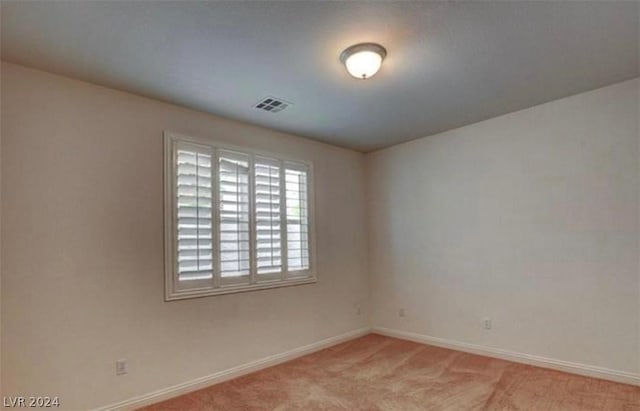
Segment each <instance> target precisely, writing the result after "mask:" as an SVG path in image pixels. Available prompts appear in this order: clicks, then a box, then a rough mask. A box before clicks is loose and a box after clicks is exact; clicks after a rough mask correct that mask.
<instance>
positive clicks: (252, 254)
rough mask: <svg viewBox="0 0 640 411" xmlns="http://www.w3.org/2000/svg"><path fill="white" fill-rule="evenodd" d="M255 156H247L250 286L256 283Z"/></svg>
mask: <svg viewBox="0 0 640 411" xmlns="http://www.w3.org/2000/svg"><path fill="white" fill-rule="evenodd" d="M254 168H255V156H254V155H250V156H249V260H250V262H249V277H250V280H249V281H250V282H251V284H255V283H256V282H257V277H256V275H257V271H258V269H257V267H258V251H257V247H256V202H255V192H256V186H255V170H254Z"/></svg>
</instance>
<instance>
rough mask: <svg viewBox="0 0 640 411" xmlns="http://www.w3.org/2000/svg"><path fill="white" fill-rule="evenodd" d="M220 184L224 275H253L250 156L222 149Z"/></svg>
mask: <svg viewBox="0 0 640 411" xmlns="http://www.w3.org/2000/svg"><path fill="white" fill-rule="evenodd" d="M218 183H219V206H220V209H219V212H220V276H221V277H222V278H225V277H239V276H245V275H249V274H250V269H251V268H250V258H249V156H248V155H244V154H241V153H233V152H227V151H221V152H220V155H219V162H218Z"/></svg>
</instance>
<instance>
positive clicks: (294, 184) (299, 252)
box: [285, 167, 309, 271]
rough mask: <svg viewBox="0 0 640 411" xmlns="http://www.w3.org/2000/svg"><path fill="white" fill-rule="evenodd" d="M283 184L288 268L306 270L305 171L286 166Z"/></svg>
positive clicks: (307, 227) (307, 206)
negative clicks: (284, 185)
mask: <svg viewBox="0 0 640 411" xmlns="http://www.w3.org/2000/svg"><path fill="white" fill-rule="evenodd" d="M285 184H286V209H287V264H288V270H289V271H302V270H307V269H309V204H308V198H307V171H306V170H303V169H300V168H298V167H295V168H294V167H287V169H286V170H285Z"/></svg>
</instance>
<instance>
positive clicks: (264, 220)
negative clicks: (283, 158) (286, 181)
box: [254, 157, 282, 275]
mask: <svg viewBox="0 0 640 411" xmlns="http://www.w3.org/2000/svg"><path fill="white" fill-rule="evenodd" d="M280 169H281V167H280V162H279V161H277V160H271V159H266V158H260V157H256V159H255V163H254V182H255V183H254V184H255V192H254V193H255V196H254V197H255V221H256V265H257V273H258V275H260V274H269V273H279V272H281V271H282V239H281V232H280V231H281V225H280V224H281V216H280V214H281V210H280Z"/></svg>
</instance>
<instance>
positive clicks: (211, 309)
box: [1, 64, 369, 410]
mask: <svg viewBox="0 0 640 411" xmlns="http://www.w3.org/2000/svg"><path fill="white" fill-rule="evenodd" d="M1 80H2V102H1V103H2V144H3V147H2V159H1V160H2V162H1V167H2V169H1V172H2V218H3V225H2V235H1V241H2V255H3V260H2V266H1V269H2V273H3V278H2V306H1V308H2V358H3V363H2V382H3V387H2V390H3V395H57V396H59V397H60V398H61V402H62V404H63V406H64V408H66V409H76V410H77V409H86V408H89V407H96V406H101V405H106V404H110V403H113V402H116V401H119V400H123V399H127V398H131V397H133V396H136V395H140V394H146V393H149V392H151V391H154V390H157V389H161V388H164V387H168V386H171V385H174V384H178V383H183V382H185V381H189V380H192V379H194V378H197V377H202V376H205V375H209V374H211V373H213V372H216V371H219V370H223V369H227V368H230V367H232V366H235V365H238V364H244V363H247V362H249V361H251V360H255V359H259V358H263V357H266V356H268V355H271V354H275V353H280V352H283V351H285V350H289V349H292V348H297V347H300V346H303V345H305V344H309V343H312V342H316V341H319V340H322V339H325V338H328V337H332V336H336V335H340V334H342V333H345V332H348V331H351V330H355V329H358V328H361V327H364V326H366V325H368V318H367V315H366V314H364V313H363V314H362V315H360V316H357V315H356V310H355V305H356V304H362V307H363V309H364V310H365V313H366V311H367V309H368V296H369V290H368V279H367V273H366V270H365V267H366V255H367V254H366V252H367V249H366V238H365V237H364V236H363V235H362V233H363V232H365V217H364V215H363V212H362V210H363V209H364V208H365V206H366V205H365V202H364V197H365V191H364V181H365V176H364V165H365V160H364V155H362V154H360V153H356V152H353V151H349V150H344V149H339V148H336V147H332V146H329V145H325V144H320V143H316V142H312V141H310V140H305V139H300V138H297V137H293V136H289V135H285V134H282V133H277V132H273V131H269V130H266V129H263V128H258V127H253V126H249V125H245V124H241V123H238V122H234V121H230V120H224V119H221V118H218V117H215V116H211V115H207V114H204V113H199V112H195V111H192V110H187V109H183V108H180V107H177V106H173V105H169V104H164V103H161V102H157V101H153V100H149V99H145V98H141V97H137V96H133V95H130V94H126V93H122V92H118V91H114V90H110V89H107V88H102V87H98V86H94V85H90V84H87V83H83V82H79V81H75V80H71V79H67V78H63V77H58V76H55V75H51V74H46V73H43V72H39V71H35V70H30V69H27V68H24V67H21V66H16V65H12V64H2V77H1ZM247 109H248V110H249V109H250V108H249V107H248V108H247ZM165 129H170V130H173V131H177V132H181V133H183V134H187V135H194V136H199V137H210V138H212V139H218V140H221V141H225V142H230V143H233V144H236V145H247V146H251V147H255V148H257V149H262V150H267V151H270V152H280V153H282V154H285V155H287V156H290V157H294V158H296V157H297V158H300V159H303V160H310V161H313V163H314V171H315V179H316V181H315V188H316V196H315V197H316V223H317V230H316V231H317V253H318V254H317V264H318V266H317V275H318V283H317V284H313V285H304V286H298V287H288V288H281V289H275V290H266V291H259V292H249V293H242V294H233V295H223V296H217V297H207V298H199V299H192V300H185V301H175V302H169V303H167V302H164V301H163V295H164V294H163V243H162V239H163V210H162V205H163V194H162V188H163V183H162V164H163V159H162V132H163V130H165ZM118 358H126V359H128V360H129V368H130V371H129V374H128V375H126V376H122V377H116V376H115V361H116V359H118Z"/></svg>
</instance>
